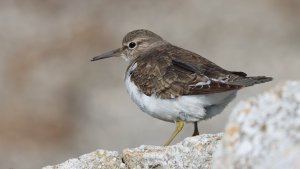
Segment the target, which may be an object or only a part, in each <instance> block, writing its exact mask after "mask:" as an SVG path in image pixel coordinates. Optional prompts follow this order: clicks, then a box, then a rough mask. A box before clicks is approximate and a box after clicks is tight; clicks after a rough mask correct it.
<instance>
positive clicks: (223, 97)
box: [125, 74, 236, 122]
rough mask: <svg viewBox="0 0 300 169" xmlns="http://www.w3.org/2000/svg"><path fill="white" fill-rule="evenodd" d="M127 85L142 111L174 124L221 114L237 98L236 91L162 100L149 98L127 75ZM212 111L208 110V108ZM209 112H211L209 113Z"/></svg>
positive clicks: (132, 97)
mask: <svg viewBox="0 0 300 169" xmlns="http://www.w3.org/2000/svg"><path fill="white" fill-rule="evenodd" d="M125 85H126V88H127V92H128V93H129V95H130V97H131V99H132V100H133V101H134V102H135V103H136V104H137V105H138V106H139V107H140V108H141V110H142V111H144V112H146V113H147V114H149V115H151V116H152V117H155V118H158V119H161V120H164V121H169V122H174V121H176V120H177V119H178V118H180V119H182V120H184V121H186V122H195V121H199V120H202V119H207V118H210V117H212V116H214V115H216V114H219V113H220V112H221V111H222V110H223V109H224V108H225V106H226V105H227V104H228V103H229V102H230V101H231V100H232V99H233V98H234V97H235V96H236V91H229V92H222V93H216V94H205V95H189V96H179V97H177V98H174V99H161V98H158V97H157V96H156V95H155V94H153V95H151V96H147V95H145V94H144V93H142V92H141V91H140V90H138V88H137V86H136V85H135V84H134V83H133V82H132V81H131V80H130V76H129V75H128V74H127V75H126V77H125ZM208 107H209V108H210V109H207V108H208ZM208 110H209V111H208Z"/></svg>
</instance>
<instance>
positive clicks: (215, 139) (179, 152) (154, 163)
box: [123, 134, 223, 169]
mask: <svg viewBox="0 0 300 169" xmlns="http://www.w3.org/2000/svg"><path fill="white" fill-rule="evenodd" d="M222 135H223V134H204V135H200V136H197V137H189V138H186V139H185V140H183V141H182V142H180V143H178V144H176V145H173V146H167V147H160V146H141V147H139V148H135V149H126V150H124V151H123V160H124V161H125V163H126V165H127V166H128V167H129V168H146V169H147V168H157V169H158V168H191V169H192V168H203V169H207V168H211V162H212V154H213V152H214V151H215V149H216V147H217V145H218V144H219V141H220V140H221V138H222Z"/></svg>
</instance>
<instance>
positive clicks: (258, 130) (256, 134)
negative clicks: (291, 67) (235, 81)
mask: <svg viewBox="0 0 300 169" xmlns="http://www.w3.org/2000/svg"><path fill="white" fill-rule="evenodd" d="M214 156H215V157H214V165H213V168H215V169H223V168H224V169H232V168H238V169H244V168H247V169H248V168H255V169H257V168H258V169H265V168H272V169H282V168H284V169H292V168H295V169H296V168H300V161H299V159H300V82H295V81H290V82H286V83H284V84H281V85H279V86H277V87H276V88H274V89H272V90H271V91H269V92H266V93H264V94H262V95H260V96H258V97H256V98H252V99H249V100H248V101H243V102H240V103H239V104H238V105H237V106H236V108H235V109H234V111H233V113H232V114H231V116H230V119H229V122H228V124H227V127H226V131H225V134H224V138H223V139H222V142H221V146H220V148H219V149H218V150H217V151H216V153H215V154H214Z"/></svg>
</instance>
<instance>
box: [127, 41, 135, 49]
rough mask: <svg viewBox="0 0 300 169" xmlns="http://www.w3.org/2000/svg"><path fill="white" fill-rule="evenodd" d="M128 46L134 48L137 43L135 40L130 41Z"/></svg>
mask: <svg viewBox="0 0 300 169" xmlns="http://www.w3.org/2000/svg"><path fill="white" fill-rule="evenodd" d="M128 47H129V48H130V49H133V48H135V47H136V43H135V42H130V43H129V44H128Z"/></svg>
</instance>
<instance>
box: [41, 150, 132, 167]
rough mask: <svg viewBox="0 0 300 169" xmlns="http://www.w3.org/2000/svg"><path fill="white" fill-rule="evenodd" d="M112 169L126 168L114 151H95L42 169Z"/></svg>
mask: <svg viewBox="0 0 300 169" xmlns="http://www.w3.org/2000/svg"><path fill="white" fill-rule="evenodd" d="M98 168H101V169H113V168H118V169H119V168H120V169H121V168H126V166H125V164H124V163H123V162H122V159H121V157H120V154H119V153H118V152H116V151H107V150H96V151H94V152H91V153H89V154H85V155H82V156H80V157H79V158H76V159H70V160H67V161H66V162H64V163H61V164H58V165H55V166H47V167H44V168H43V169H98Z"/></svg>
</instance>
